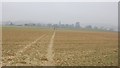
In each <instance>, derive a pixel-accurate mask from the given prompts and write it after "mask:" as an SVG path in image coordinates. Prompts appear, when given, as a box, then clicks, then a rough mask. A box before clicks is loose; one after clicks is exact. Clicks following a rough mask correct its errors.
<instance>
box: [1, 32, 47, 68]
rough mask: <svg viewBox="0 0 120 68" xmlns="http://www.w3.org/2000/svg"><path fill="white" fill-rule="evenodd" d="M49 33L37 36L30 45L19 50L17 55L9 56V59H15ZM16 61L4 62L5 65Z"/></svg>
mask: <svg viewBox="0 0 120 68" xmlns="http://www.w3.org/2000/svg"><path fill="white" fill-rule="evenodd" d="M46 35H47V34H43V35H42V36H40V37H39V38H37V39H36V40H34V41H33V42H32V43H29V44H28V45H26V46H25V47H24V48H23V49H21V50H19V51H18V52H16V55H15V56H9V57H8V58H9V59H14V58H16V57H18V56H19V55H20V54H21V53H23V52H24V51H26V50H27V49H28V48H29V47H31V46H32V45H33V44H35V43H36V42H38V41H39V40H40V39H42V38H44V37H45V36H46ZM13 62H14V61H13V60H12V61H9V62H8V63H3V64H2V65H3V66H7V65H11V63H13Z"/></svg>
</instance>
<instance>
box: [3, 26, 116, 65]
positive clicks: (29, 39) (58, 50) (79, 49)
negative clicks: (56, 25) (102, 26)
mask: <svg viewBox="0 0 120 68" xmlns="http://www.w3.org/2000/svg"><path fill="white" fill-rule="evenodd" d="M2 62H3V66H14V65H18V66H31V65H32V66H117V65H118V34H117V33H115V32H97V31H70V30H53V29H40V28H20V27H3V28H2Z"/></svg>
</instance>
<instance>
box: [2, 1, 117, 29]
mask: <svg viewBox="0 0 120 68" xmlns="http://www.w3.org/2000/svg"><path fill="white" fill-rule="evenodd" d="M2 11H3V13H2V14H3V15H2V17H3V19H2V20H3V21H9V20H10V21H33V22H43V23H58V21H62V23H68V24H69V23H70V24H72V23H73V24H74V23H75V22H77V21H79V22H80V23H81V25H89V24H90V25H97V26H106V27H109V26H110V27H111V26H112V27H117V25H118V3H117V2H3V4H2Z"/></svg>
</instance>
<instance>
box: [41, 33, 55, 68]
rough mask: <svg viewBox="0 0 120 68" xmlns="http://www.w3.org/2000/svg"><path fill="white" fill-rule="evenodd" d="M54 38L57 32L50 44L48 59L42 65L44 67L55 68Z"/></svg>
mask: <svg viewBox="0 0 120 68" xmlns="http://www.w3.org/2000/svg"><path fill="white" fill-rule="evenodd" d="M54 37H55V31H54V33H53V35H52V37H51V39H50V42H49V44H48V49H47V54H46V58H47V61H46V62H44V63H43V64H42V66H55V63H54V60H53V57H54V51H53V43H54Z"/></svg>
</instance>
